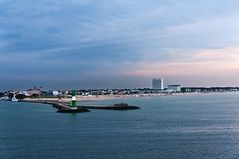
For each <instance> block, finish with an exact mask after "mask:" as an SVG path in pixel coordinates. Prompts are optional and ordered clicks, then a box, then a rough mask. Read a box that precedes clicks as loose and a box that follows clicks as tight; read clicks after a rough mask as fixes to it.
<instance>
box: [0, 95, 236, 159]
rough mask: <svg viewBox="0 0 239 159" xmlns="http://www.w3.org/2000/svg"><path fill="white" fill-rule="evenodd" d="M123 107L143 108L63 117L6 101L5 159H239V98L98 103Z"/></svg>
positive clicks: (1, 137)
mask: <svg viewBox="0 0 239 159" xmlns="http://www.w3.org/2000/svg"><path fill="white" fill-rule="evenodd" d="M119 102H128V103H129V104H132V105H137V106H140V107H141V108H142V109H140V110H130V111H112V110H111V111H106V110H92V111H91V112H90V113H82V114H60V113H56V110H55V109H54V108H52V107H50V106H48V105H42V104H30V103H13V102H0V159H38V158H41V159H52V158H58V159H78V158H80V159H160V158H162V159H181V158H182V159H185V158H188V159H203V158H221V159H232V158H239V93H234V94H217V95H209V94H208V95H191V96H165V97H154V98H131V99H117V100H112V101H101V102H94V103H98V104H111V103H119ZM88 103H91V102H88Z"/></svg>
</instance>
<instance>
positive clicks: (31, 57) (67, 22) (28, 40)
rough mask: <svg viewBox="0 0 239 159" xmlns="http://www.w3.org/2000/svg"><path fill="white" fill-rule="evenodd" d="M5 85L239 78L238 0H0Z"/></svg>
mask: <svg viewBox="0 0 239 159" xmlns="http://www.w3.org/2000/svg"><path fill="white" fill-rule="evenodd" d="M0 19H1V20H0V63H1V67H0V90H8V89H21V90H23V89H26V88H32V87H34V86H35V85H36V86H40V85H41V84H42V85H43V87H45V88H48V89H57V88H58V89H74V88H77V89H80V88H82V89H87V88H143V87H151V81H152V79H153V78H158V77H159V78H163V79H164V81H165V85H167V84H181V85H182V86H209V87H211V86H239V74H238V72H239V21H238V19H239V1H238V0H227V1H221V0H210V1H208V0H201V1H189V0H147V1H146V0H138V1H136V0H134V1H133V0H121V1H117V0H112V1H106V0H74V1H73V0H72V1H69V0H59V1H54V0H38V1H32V0H21V1H12V0H0Z"/></svg>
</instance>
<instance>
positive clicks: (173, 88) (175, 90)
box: [168, 85, 181, 92]
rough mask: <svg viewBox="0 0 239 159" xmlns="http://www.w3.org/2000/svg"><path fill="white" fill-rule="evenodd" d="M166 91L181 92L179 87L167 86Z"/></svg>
mask: <svg viewBox="0 0 239 159" xmlns="http://www.w3.org/2000/svg"><path fill="white" fill-rule="evenodd" d="M168 91H170V92H181V85H168Z"/></svg>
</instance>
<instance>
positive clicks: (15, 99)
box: [11, 94, 18, 102]
mask: <svg viewBox="0 0 239 159" xmlns="http://www.w3.org/2000/svg"><path fill="white" fill-rule="evenodd" d="M11 101H12V102H18V99H17V98H16V97H15V94H14V96H13V97H12V100H11Z"/></svg>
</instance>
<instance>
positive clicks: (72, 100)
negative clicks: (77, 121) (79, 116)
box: [71, 90, 77, 108]
mask: <svg viewBox="0 0 239 159" xmlns="http://www.w3.org/2000/svg"><path fill="white" fill-rule="evenodd" d="M76 106H77V105H76V91H75V90H73V91H72V98H71V107H72V108H77V107H76Z"/></svg>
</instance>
